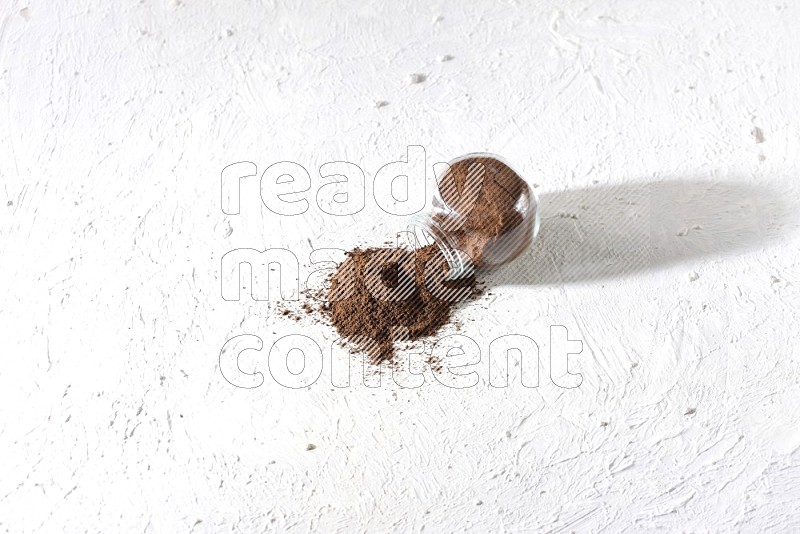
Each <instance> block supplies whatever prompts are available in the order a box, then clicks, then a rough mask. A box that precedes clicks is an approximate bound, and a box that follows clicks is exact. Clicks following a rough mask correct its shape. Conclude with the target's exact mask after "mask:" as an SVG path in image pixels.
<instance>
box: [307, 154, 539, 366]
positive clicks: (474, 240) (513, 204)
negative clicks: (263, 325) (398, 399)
mask: <svg viewBox="0 0 800 534" xmlns="http://www.w3.org/2000/svg"><path fill="white" fill-rule="evenodd" d="M475 164H480V165H477V166H476V165H475ZM476 169H478V171H479V172H478V173H476ZM484 171H485V172H484ZM476 176H478V177H479V178H478V179H477V180H476V179H475V178H476ZM527 188H528V186H527V184H526V183H525V181H524V180H522V178H520V177H519V175H517V174H516V173H515V172H514V171H513V170H511V169H510V168H509V167H508V166H507V165H505V164H504V163H502V162H500V161H498V160H496V159H494V158H491V157H474V158H468V159H465V160H461V161H459V162H457V163H455V164H453V165H452V166H451V167H450V169H449V171H448V172H446V173H444V175H443V176H442V177H441V178H440V181H439V190H440V194H441V197H442V200H443V201H444V202H445V203H446V204H447V206H449V208H450V210H449V211H448V212H447V213H441V212H440V213H439V214H438V215H434V219H433V222H434V224H438V225H439V226H440V227H441V228H443V229H445V230H446V231H447V232H448V235H449V236H450V237H451V239H453V241H454V243H455V244H456V246H457V248H459V249H461V250H462V251H464V252H465V253H466V254H467V255H468V256H469V257H470V259H471V260H472V263H473V265H474V266H475V267H478V268H483V267H491V266H494V265H499V264H501V263H505V262H506V261H509V260H510V259H513V257H515V256H516V255H518V254H519V253H520V252H521V251H522V250H524V248H525V247H526V246H527V244H528V242H529V241H530V236H531V231H532V226H531V224H530V220H529V219H526V218H525V217H523V216H522V215H521V214H520V212H519V206H518V203H519V202H520V199H523V200H525V199H526V198H527V197H526V195H527V193H528V189H527ZM448 273H449V267H448V265H447V262H446V261H445V259H444V256H443V255H442V254H441V252H440V250H439V248H438V246H437V245H435V244H434V245H430V246H426V247H424V248H420V249H418V250H417V251H410V250H405V249H399V248H370V249H366V250H362V249H355V250H353V251H351V252H349V253H348V254H347V259H346V260H345V261H344V262H342V263H341V264H340V265H339V267H338V269H337V270H336V272H335V273H334V275H333V278H332V283H331V288H330V290H329V293H328V301H329V304H328V305H327V306H325V307H323V308H322V309H323V312H324V313H326V314H327V315H328V317H329V318H330V320H331V322H332V323H333V325H334V327H335V328H336V330H337V331H338V332H339V334H340V335H341V336H342V337H343V338H346V339H347V340H349V341H351V342H353V343H354V344H355V345H356V346H357V347H358V348H359V349H361V350H363V351H365V352H366V353H367V354H368V355H369V357H370V359H371V360H372V361H373V362H375V363H378V362H382V361H386V360H391V359H392V357H393V356H394V348H393V342H394V341H401V340H405V341H414V340H418V339H421V338H425V337H428V336H432V335H434V334H436V333H437V332H438V331H439V330H440V329H441V328H442V327H443V326H444V325H446V324H447V323H448V322H449V320H450V317H451V315H452V312H453V307H454V305H455V304H456V303H457V302H459V301H464V300H466V299H469V298H472V297H474V296H475V295H476V294H477V290H476V281H475V277H474V275H469V276H466V277H463V278H460V279H457V280H448V279H447V275H448Z"/></svg>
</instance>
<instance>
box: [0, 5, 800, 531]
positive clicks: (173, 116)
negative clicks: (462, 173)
mask: <svg viewBox="0 0 800 534" xmlns="http://www.w3.org/2000/svg"><path fill="white" fill-rule="evenodd" d="M466 4H468V3H467V2H458V1H456V0H443V1H433V2H409V1H406V0H399V1H395V2H386V3H383V2H372V3H370V4H368V5H365V6H358V5H356V4H355V2H353V3H352V4H351V3H349V2H339V3H332V4H330V5H329V6H327V7H325V8H323V7H321V6H318V5H316V4H315V3H312V2H304V3H302V4H301V5H297V3H296V2H287V3H270V2H264V3H262V2H255V1H254V2H244V1H237V2H216V3H211V2H196V1H193V0H163V1H156V0H141V1H140V2H93V3H84V2H67V1H52V2H45V1H40V0H32V1H31V3H30V4H24V3H20V2H10V3H9V2H5V3H4V4H3V6H2V11H1V12H0V20H1V21H2V25H1V26H0V62H1V63H0V100H1V101H2V109H1V110H0V181H1V185H2V191H0V201H2V206H1V207H0V214H1V215H0V217H2V226H1V227H0V251H2V252H1V254H2V263H0V269H1V270H2V271H1V272H2V277H1V278H0V279H1V280H2V282H0V302H2V307H1V309H0V333H2V336H0V353H1V354H2V357H3V359H2V368H0V401H1V403H0V406H1V408H0V410H2V412H1V413H2V419H1V420H0V451H1V452H2V457H3V461H2V462H0V529H1V530H2V531H5V532H33V531H40V530H41V531H50V532H55V531H67V532H82V531H84V530H85V531H89V532H101V531H102V532H131V531H136V532H140V531H141V532H184V531H190V530H192V531H194V532H227V531H232V532H261V531H265V530H267V531H292V532H303V531H308V530H312V529H318V530H320V531H342V532H345V531H347V532H349V531H378V530H396V531H414V532H420V531H422V530H423V529H424V530H425V531H426V532H439V531H453V530H462V529H466V530H471V531H485V530H488V529H492V530H506V531H539V530H541V531H558V532H569V531H587V532H597V531H600V530H605V531H606V532H609V531H610V532H613V531H618V530H631V531H640V530H644V529H665V530H666V529H668V530H673V531H740V530H741V531H749V532H759V531H770V532H789V531H797V530H798V529H800V519H799V518H800V516H798V514H797V508H798V505H800V467H799V466H800V415H799V414H798V411H797V405H798V376H800V374H798V373H799V372H800V352H799V351H798V337H799V336H798V333H797V329H798V320H797V314H798V312H799V311H800V310H799V309H798V305H799V304H800V293H799V292H798V288H800V277H798V272H800V269H798V261H799V260H800V252H798V251H799V250H800V246H798V245H800V238H798V234H797V230H798V223H797V219H796V218H795V217H794V216H793V214H792V212H791V210H792V209H794V208H795V207H796V206H797V205H798V200H800V182H799V181H798V180H800V165H798V163H799V162H798V154H800V89H799V88H800V66H799V65H798V58H799V57H800V39H798V36H797V35H798V34H797V28H796V26H797V23H798V22H800V8H799V7H798V6H797V4H796V3H793V2H783V1H781V0H775V1H770V2H746V1H721V0H713V1H712V0H700V1H685V2H674V1H669V2H668V1H662V2H637V1H633V0H629V1H611V2H588V1H568V2H536V3H532V4H528V3H525V2H507V3H494V2H470V3H469V6H467V5H466ZM414 74H421V75H423V77H424V80H419V79H414V80H413V81H419V82H420V83H409V82H410V81H412V78H413V76H412V75H414ZM755 128H758V130H755ZM759 141H760V142H759ZM412 144H419V145H422V146H424V147H426V150H427V153H428V158H429V161H430V163H433V162H436V161H446V160H448V159H450V158H452V157H454V156H457V155H459V154H461V153H464V152H469V151H476V150H489V151H492V152H497V153H499V154H502V155H503V156H504V157H506V158H507V159H508V160H509V161H511V162H513V163H514V164H515V165H516V166H518V167H519V168H520V169H522V170H523V171H524V172H525V174H526V175H527V176H529V177H530V178H531V180H532V181H533V182H535V183H536V184H538V185H539V187H538V188H537V191H538V192H539V193H540V196H541V201H542V209H543V216H544V221H543V225H542V232H541V235H540V240H539V241H538V242H537V244H536V246H535V247H533V249H532V250H531V252H530V253H529V254H527V255H526V256H525V257H524V258H522V259H520V260H519V262H518V263H517V264H515V265H514V266H513V268H509V269H507V270H506V271H501V272H498V273H496V274H493V275H492V277H491V278H490V280H489V282H490V284H493V287H492V289H491V293H492V294H491V295H487V296H485V297H483V298H482V299H481V300H480V301H479V302H477V303H473V304H472V305H470V306H467V307H465V308H464V309H462V310H461V311H460V312H459V322H460V323H461V324H462V325H463V326H462V327H461V331H460V333H462V334H465V335H468V336H470V337H472V338H473V339H475V340H476V341H477V342H478V344H479V346H480V347H481V351H482V356H483V359H482V362H481V364H480V365H478V366H477V367H476V369H478V371H479V372H480V373H481V382H480V384H479V385H478V386H476V387H474V388H471V389H467V390H449V389H447V388H445V387H443V386H438V385H432V384H429V383H428V384H426V385H425V386H423V387H421V388H419V389H412V390H404V389H400V388H398V387H397V386H394V385H393V384H391V383H384V385H383V387H381V388H376V389H370V388H367V387H365V386H364V385H354V386H353V387H350V388H344V389H338V388H334V387H332V386H331V385H330V378H329V376H330V373H329V369H328V368H327V367H326V368H325V369H324V371H323V375H322V377H321V378H320V380H319V381H318V382H317V383H316V384H314V385H313V386H311V387H310V388H308V389H305V390H299V391H295V390H288V389H283V388H280V387H278V386H276V385H275V384H274V382H272V381H270V380H269V379H268V380H267V382H266V383H265V384H264V386H262V387H260V388H257V389H253V390H241V389H237V388H234V387H233V386H231V385H230V384H228V383H227V382H226V381H225V380H224V378H223V377H222V375H221V373H220V371H219V368H218V355H219V351H220V349H221V347H222V345H223V343H224V342H225V341H226V340H227V339H229V338H231V337H233V336H235V335H240V334H245V333H247V334H254V335H258V336H260V337H261V338H262V339H263V340H264V343H265V344H266V345H267V346H269V345H271V343H272V342H273V341H274V340H275V339H277V337H279V336H281V335H286V334H289V333H296V332H303V333H305V334H306V335H309V336H311V337H312V338H314V339H315V340H317V342H318V343H319V344H320V345H323V346H325V345H326V344H329V343H330V342H331V340H332V339H333V337H334V336H333V333H332V332H331V330H330V328H328V327H326V326H323V325H319V324H314V323H313V322H311V321H309V320H307V319H303V320H302V321H301V322H299V323H298V322H295V321H292V320H290V319H287V318H285V317H283V316H280V315H278V314H276V312H275V311H276V307H275V305H269V304H267V303H263V302H253V301H248V300H243V301H242V302H225V301H223V300H222V299H221V297H220V286H219V284H220V282H219V275H220V273H219V269H220V263H219V262H220V257H221V255H222V254H224V253H225V252H227V251H229V250H231V249H234V248H237V247H256V248H265V247H279V246H280V247H286V248H289V249H291V250H293V251H294V252H295V253H296V254H297V255H298V257H300V258H301V260H302V259H303V258H307V257H308V253H309V250H310V247H309V244H308V240H309V239H310V240H311V242H312V243H313V245H314V246H315V247H330V246H341V247H344V248H346V247H350V246H353V245H359V244H361V245H363V244H374V245H378V244H381V243H382V242H383V241H384V240H385V239H386V238H387V237H389V238H391V235H392V233H393V232H394V231H395V230H397V229H399V228H402V226H403V223H402V221H401V220H400V219H398V218H395V217H390V216H388V215H386V214H384V213H383V212H381V211H380V210H378V209H377V207H376V206H375V204H374V202H371V201H370V198H368V199H367V207H366V208H365V210H364V211H363V212H361V213H359V214H358V215H356V216H354V217H344V218H335V217H331V216H329V215H326V214H324V213H323V212H321V211H320V210H319V209H318V208H317V207H316V206H315V205H313V201H312V207H311V209H309V211H308V212H307V213H306V214H304V215H302V216H299V217H293V218H286V217H276V216H275V215H273V214H270V213H269V212H268V211H267V210H266V209H264V208H260V207H259V200H258V196H257V186H256V188H255V189H253V188H251V189H250V190H249V193H247V195H249V196H247V195H245V199H244V200H243V206H242V213H241V215H239V216H226V215H224V214H223V213H222V211H221V209H220V205H219V188H220V172H221V171H222V168H223V167H225V166H226V165H228V164H230V163H234V162H237V161H243V160H249V161H252V162H254V163H256V164H257V166H258V172H259V173H261V172H263V171H264V169H266V167H267V166H268V165H270V164H272V163H274V162H277V161H281V160H292V161H296V162H299V163H301V164H302V165H304V166H305V167H306V168H307V169H308V170H309V171H310V172H311V175H312V180H315V182H314V183H315V184H317V185H318V184H319V176H318V174H317V172H316V171H317V169H319V166H320V165H321V164H322V163H324V162H327V161H334V160H348V161H351V162H353V163H357V164H358V165H360V166H361V167H362V168H363V169H364V170H365V171H366V173H367V176H368V178H370V177H371V176H373V174H374V172H375V171H376V170H377V169H378V168H379V167H380V166H381V165H383V164H385V163H387V162H389V161H394V160H397V159H398V158H399V157H401V156H403V155H405V153H406V147H407V146H408V145H412ZM254 183H255V184H257V182H254ZM620 184H622V185H620ZM653 184H655V185H653ZM311 198H312V200H313V196H312V197H311ZM6 203H8V205H7V206H6ZM632 221H633V222H632ZM636 221H638V223H637V222H636ZM651 228H652V229H653V231H651V230H650V229H651ZM305 263H306V265H305V266H304V269H306V270H305V271H303V272H304V273H306V274H307V273H308V272H309V271H308V270H307V267H308V265H307V261H306V262H305ZM558 324H560V325H564V326H566V327H567V328H568V329H569V333H570V337H571V338H573V339H580V340H582V341H583V343H584V352H583V353H582V354H580V355H579V356H577V357H575V358H574V359H573V360H572V363H571V365H573V366H574V367H573V368H574V369H575V370H577V371H580V372H581V373H582V374H583V377H584V380H583V383H582V384H581V386H580V387H578V388H576V389H570V390H567V389H561V388H559V387H557V386H555V385H554V384H553V383H552V382H550V381H549V380H548V379H547V378H546V377H547V376H548V372H547V368H546V366H544V367H543V369H544V370H543V373H542V377H543V379H542V382H541V384H540V386H539V387H538V388H536V389H528V388H524V387H522V385H521V384H519V379H518V374H517V375H515V374H514V373H516V372H517V371H515V370H512V378H511V381H512V383H511V384H510V385H509V387H508V388H502V389H494V388H491V387H490V386H489V385H488V384H487V380H486V377H487V369H488V367H487V363H486V362H487V360H486V350H487V347H488V343H489V342H490V341H491V340H492V339H494V338H495V337H497V336H499V335H503V334H509V333H524V334H526V335H529V336H530V337H532V338H533V339H535V340H536V341H537V342H538V343H539V345H540V346H541V348H542V354H543V355H546V354H547V349H548V343H549V337H548V330H549V326H550V325H558ZM255 354H256V357H255V358H253V357H252V356H251V359H250V360H248V361H244V360H246V358H243V361H242V366H243V367H245V368H246V367H247V366H248V365H249V366H250V367H251V368H260V369H262V370H263V369H264V365H265V364H264V361H263V359H262V360H259V359H258V353H255ZM546 362H547V360H546V359H545V360H544V363H546ZM512 369H513V368H512ZM309 443H313V444H314V445H316V449H314V450H311V451H306V446H307V444H309Z"/></svg>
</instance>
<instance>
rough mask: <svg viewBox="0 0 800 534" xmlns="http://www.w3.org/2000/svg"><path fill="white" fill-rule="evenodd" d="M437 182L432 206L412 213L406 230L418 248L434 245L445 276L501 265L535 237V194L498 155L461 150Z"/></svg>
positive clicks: (515, 255)
mask: <svg viewBox="0 0 800 534" xmlns="http://www.w3.org/2000/svg"><path fill="white" fill-rule="evenodd" d="M436 181H437V185H438V187H437V188H436V191H435V193H434V196H433V205H432V210H431V211H430V212H429V213H427V214H421V215H419V216H417V217H415V218H414V219H413V220H412V222H411V224H410V226H409V232H411V234H413V236H414V238H415V240H416V245H417V246H418V247H425V246H430V245H432V244H436V245H437V246H438V248H439V250H440V251H441V253H442V255H443V256H444V259H445V260H446V261H447V264H448V267H449V270H450V272H449V274H448V279H457V278H462V277H465V276H470V275H472V274H473V273H474V271H475V270H489V269H492V268H495V267H499V266H501V265H505V264H506V263H508V262H510V261H511V260H513V259H514V258H516V257H517V256H519V255H520V254H521V253H522V252H523V251H524V250H525V249H526V248H528V246H529V245H530V244H531V242H532V241H533V240H534V239H535V238H536V235H537V234H538V232H539V225H540V217H539V210H538V201H537V199H536V194H535V193H534V191H533V188H531V187H530V185H529V184H528V183H527V181H526V180H525V179H524V178H522V176H521V175H520V174H519V173H518V172H516V171H515V170H514V169H513V168H512V167H511V165H509V164H508V163H507V162H506V161H505V160H503V159H502V158H501V157H500V156H497V155H495V154H490V153H485V152H474V153H469V154H464V155H463V156H459V157H457V158H455V159H453V160H452V161H450V162H448V164H447V165H446V167H445V168H444V170H442V171H441V172H440V173H438V174H437V176H436Z"/></svg>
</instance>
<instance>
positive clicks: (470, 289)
mask: <svg viewBox="0 0 800 534" xmlns="http://www.w3.org/2000/svg"><path fill="white" fill-rule="evenodd" d="M448 272H449V268H448V266H447V263H446V262H445V261H444V257H443V256H442V255H441V254H440V253H439V249H438V247H437V246H436V245H430V246H427V247H424V248H421V249H419V250H417V251H416V253H415V252H414V251H411V250H404V249H391V248H372V249H368V250H361V249H355V250H353V251H351V252H349V253H348V255H347V259H346V260H345V261H344V262H342V264H341V265H340V266H339V268H338V269H337V271H336V273H335V274H334V276H333V280H332V283H331V288H330V291H329V293H328V300H329V304H328V306H327V308H325V310H326V311H327V313H328V315H329V317H330V319H331V322H332V323H333V325H334V326H335V327H336V330H337V331H338V332H339V334H340V335H341V336H342V337H344V338H347V339H348V340H350V341H352V342H354V343H355V344H356V345H357V346H358V347H359V348H360V349H361V350H364V351H365V352H366V353H367V354H368V355H369V357H370V359H371V360H372V361H373V362H376V363H377V362H381V361H384V360H389V359H391V358H392V356H393V355H394V348H393V342H394V341H396V340H404V341H413V340H417V339H420V338H424V337H428V336H430V335H433V334H435V333H436V332H437V331H439V329H440V328H441V327H442V326H444V325H445V324H447V323H448V321H449V320H450V315H451V310H452V307H453V305H454V304H455V303H456V302H458V301H459V300H464V299H467V298H470V297H472V296H474V294H475V278H474V276H470V277H467V278H461V279H458V280H455V281H446V280H445V277H446V276H447V274H448ZM381 286H383V287H381Z"/></svg>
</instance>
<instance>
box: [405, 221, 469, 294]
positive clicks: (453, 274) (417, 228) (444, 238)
mask: <svg viewBox="0 0 800 534" xmlns="http://www.w3.org/2000/svg"><path fill="white" fill-rule="evenodd" d="M408 230H409V232H410V233H411V234H412V235H413V236H414V240H415V245H416V247H417V248H422V247H427V246H430V245H436V246H437V247H438V248H439V251H440V252H441V253H442V256H443V257H444V259H445V261H446V262H447V265H448V267H449V268H450V272H449V273H448V275H447V278H448V279H450V280H455V279H457V278H464V277H467V276H471V275H472V274H473V273H474V271H475V266H474V265H473V264H472V261H471V260H470V258H469V256H468V255H467V254H466V253H464V252H463V251H461V250H459V249H458V247H457V245H456V243H455V241H454V240H453V238H452V237H450V235H448V233H447V232H446V231H445V230H444V229H443V228H442V227H441V225H440V224H438V223H437V222H436V221H435V220H433V219H432V218H431V217H430V216H429V215H426V214H419V215H417V216H415V217H414V218H412V220H411V223H410V224H409V226H408Z"/></svg>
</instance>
